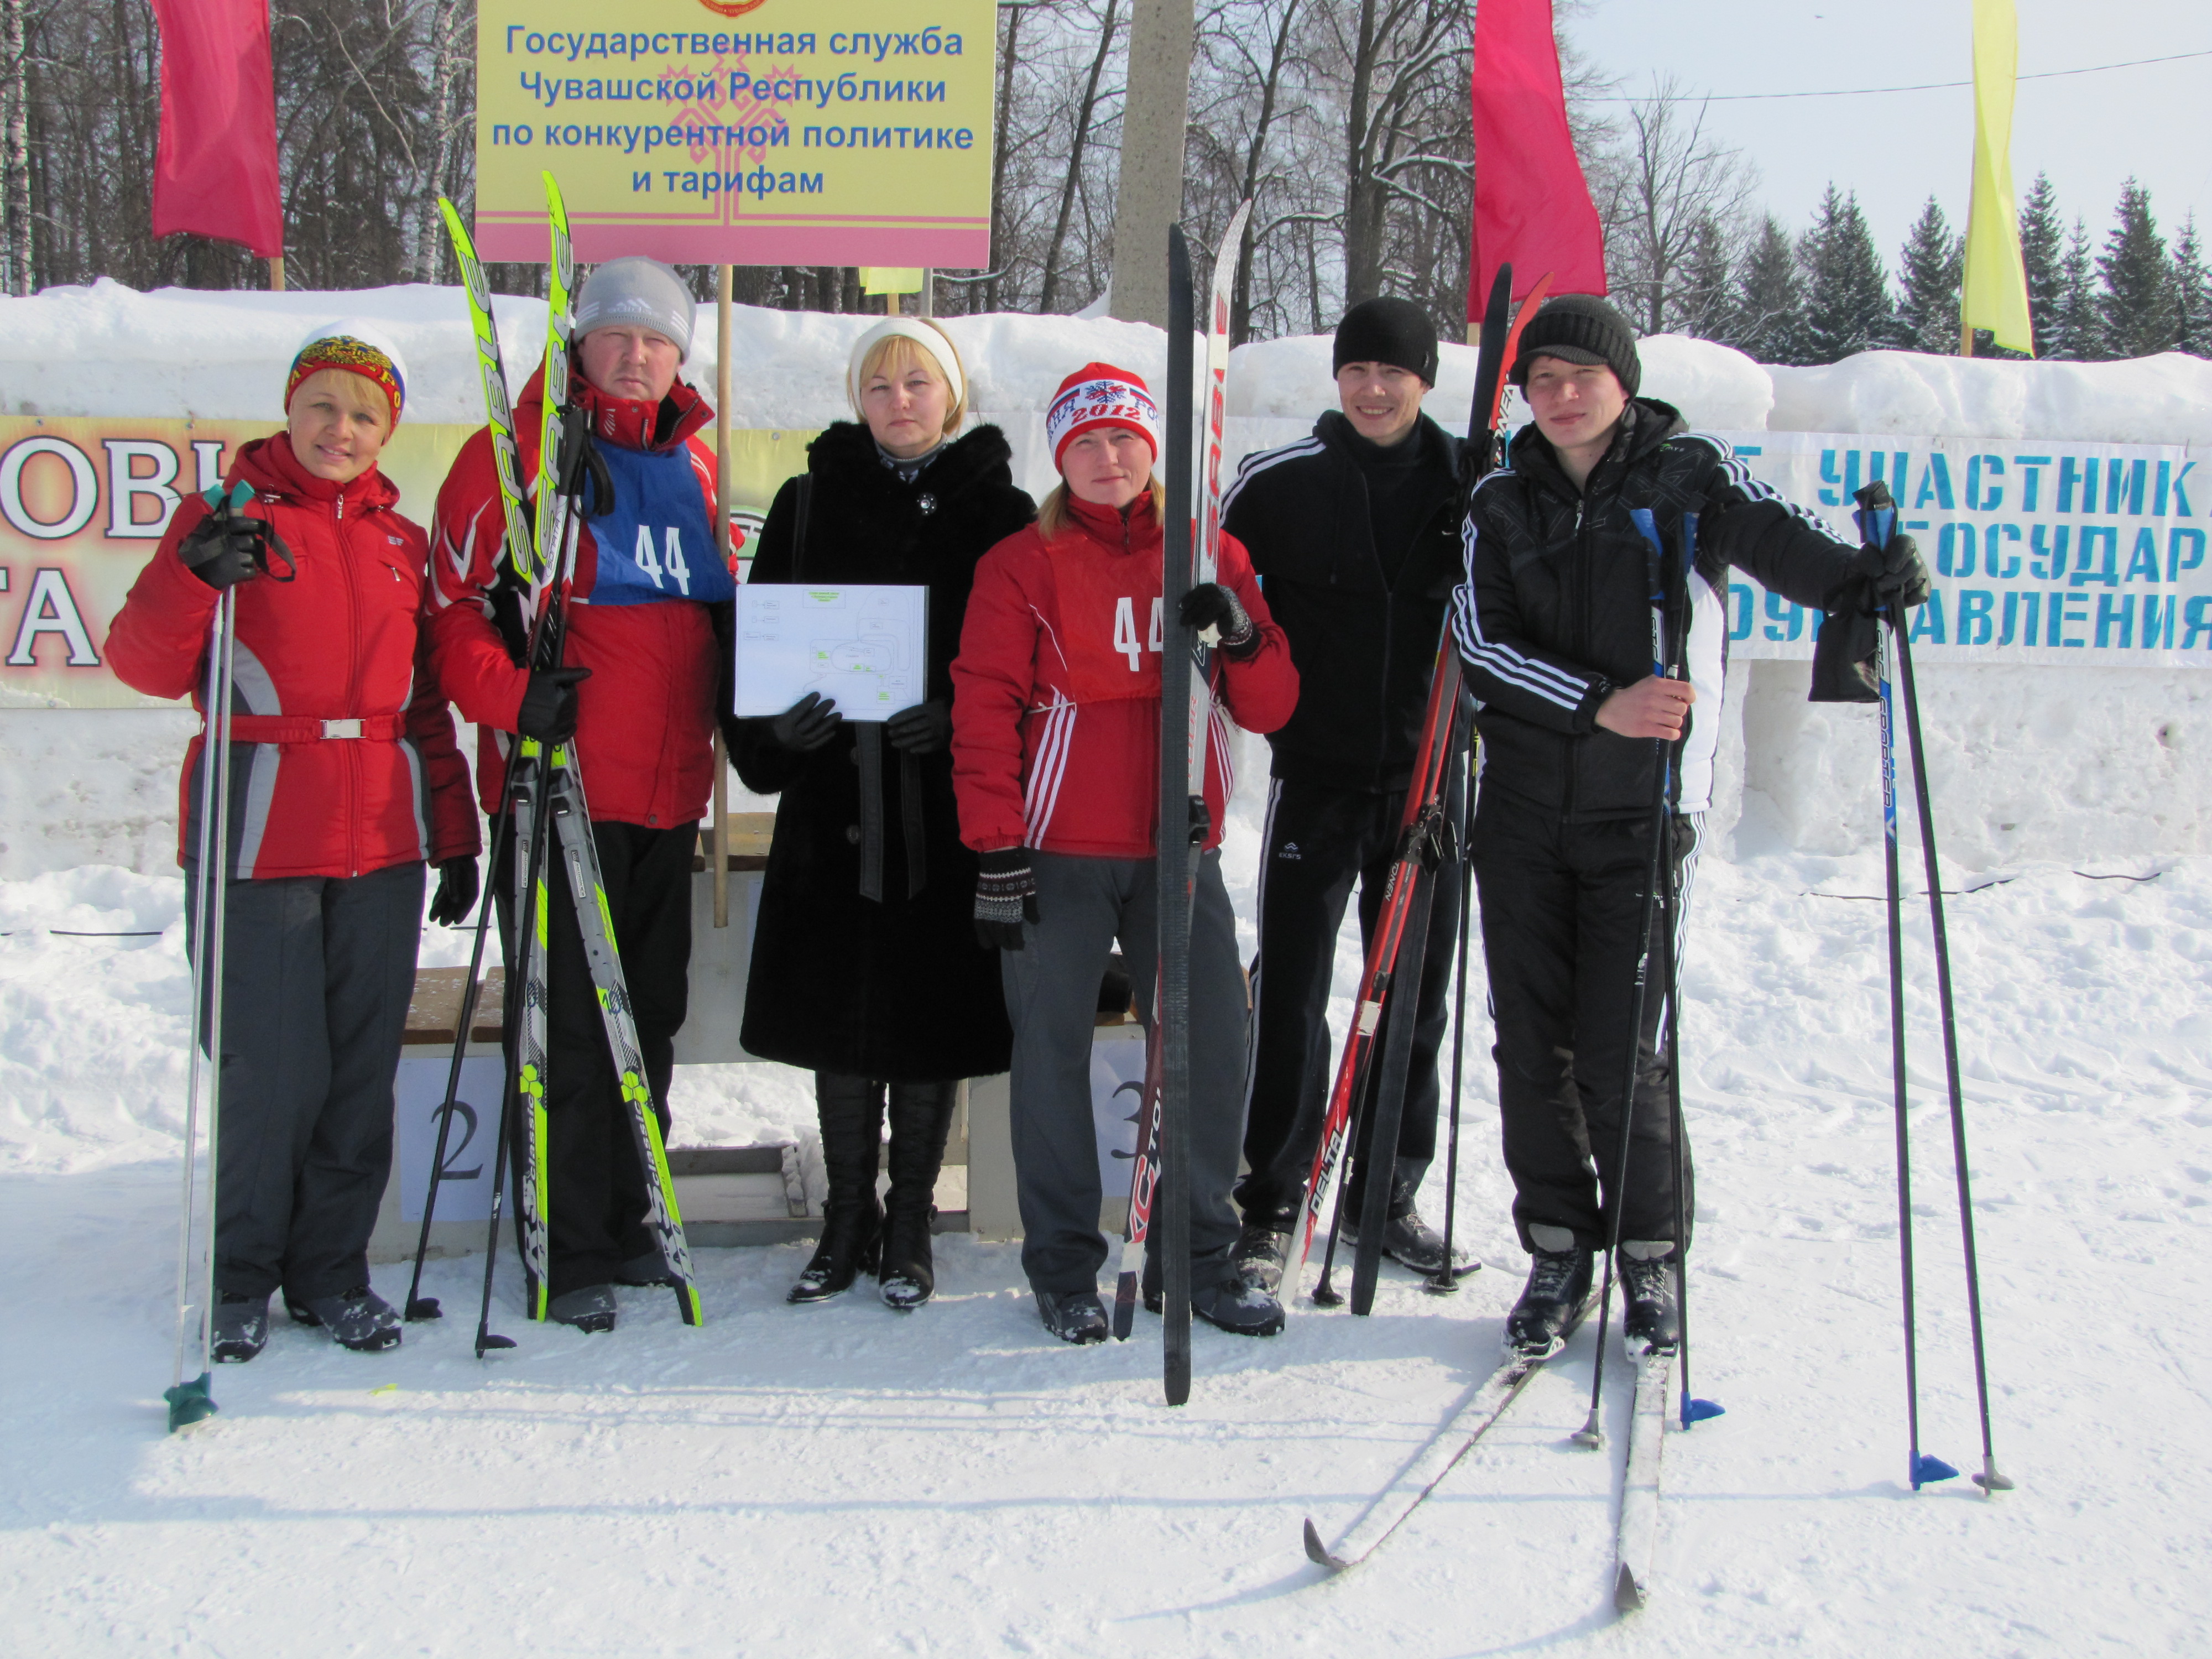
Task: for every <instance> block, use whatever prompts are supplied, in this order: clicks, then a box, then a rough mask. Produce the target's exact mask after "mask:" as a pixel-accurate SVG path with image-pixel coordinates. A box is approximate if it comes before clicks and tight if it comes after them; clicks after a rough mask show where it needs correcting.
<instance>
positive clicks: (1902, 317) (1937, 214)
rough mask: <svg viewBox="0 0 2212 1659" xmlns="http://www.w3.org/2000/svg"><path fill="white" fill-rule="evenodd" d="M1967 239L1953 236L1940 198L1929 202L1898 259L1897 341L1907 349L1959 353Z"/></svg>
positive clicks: (1915, 222)
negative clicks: (1961, 287) (1961, 283)
mask: <svg viewBox="0 0 2212 1659" xmlns="http://www.w3.org/2000/svg"><path fill="white" fill-rule="evenodd" d="M1965 271H1966V239H1965V238H1963V237H1960V236H1954V235H1953V234H1951V226H1950V222H1948V220H1946V219H1945V218H1944V217H1943V210H1942V208H1940V207H1938V206H1937V205H1936V198H1935V197H1933V196H1931V197H1929V198H1928V204H1927V206H1925V207H1923V208H1922V209H1921V210H1920V216H1919V217H1918V218H1917V219H1916V220H1914V221H1913V222H1912V228H1911V231H1910V232H1908V233H1907V234H1906V236H1905V249H1904V251H1903V252H1901V253H1900V254H1899V256H1898V260H1897V285H1898V289H1899V293H1898V301H1897V343H1898V344H1899V345H1901V346H1903V347H1905V349H1907V350H1908V351H1931V352H1935V353H1936V354H1938V355H1939V356H1954V355H1956V353H1957V351H1958V349H1959V302H1960V301H1959V288H1960V281H1961V279H1962V278H1963V276H1964V275H1965Z"/></svg>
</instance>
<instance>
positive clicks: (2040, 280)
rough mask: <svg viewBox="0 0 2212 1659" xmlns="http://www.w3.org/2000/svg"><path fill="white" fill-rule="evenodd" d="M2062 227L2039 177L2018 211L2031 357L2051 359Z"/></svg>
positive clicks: (2061, 281) (2061, 278) (2043, 176)
mask: <svg viewBox="0 0 2212 1659" xmlns="http://www.w3.org/2000/svg"><path fill="white" fill-rule="evenodd" d="M2065 246H2066V227H2065V226H2064V225H2063V224H2061V223H2060V222H2059V220H2058V192H2057V190H2055V189H2054V188H2052V186H2051V175H2050V174H2049V173H2037V174H2036V175H2035V183H2034V185H2033V186H2032V187H2031V188H2030V189H2029V191H2028V192H2027V202H2026V203H2025V204H2023V205H2022V207H2021V210H2020V255H2021V260H2022V262H2023V263H2024V264H2026V265H2027V314H2028V318H2029V320H2030V321H2032V322H2033V324H2034V325H2035V355H2036V356H2039V357H2048V356H2051V331H2052V330H2053V329H2054V328H2055V327H2057V320H2058V307H2059V303H2060V296H2061V295H2062V294H2063V290H2064V288H2065V282H2066V273H2065V269H2064V262H2065Z"/></svg>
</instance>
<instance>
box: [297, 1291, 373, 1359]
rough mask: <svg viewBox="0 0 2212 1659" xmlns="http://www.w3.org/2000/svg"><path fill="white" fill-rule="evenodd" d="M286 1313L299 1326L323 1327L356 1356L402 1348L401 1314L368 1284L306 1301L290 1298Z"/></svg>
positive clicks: (332, 1338)
mask: <svg viewBox="0 0 2212 1659" xmlns="http://www.w3.org/2000/svg"><path fill="white" fill-rule="evenodd" d="M284 1311H285V1312H287V1313H289V1314H290V1315H291V1316H292V1322H293V1323H295V1324H296V1325H319V1326H321V1327H322V1328H324V1329H325V1330H326V1331H328V1332H329V1333H330V1334H331V1340H332V1341H334V1342H336V1343H337V1345H338V1346H340V1347H341V1348H351V1349H352V1350H353V1351H354V1352H356V1353H381V1352H383V1351H384V1350H385V1349H386V1348H396V1347H398V1346H399V1315H398V1312H397V1311H395V1310H394V1309H393V1308H392V1304H390V1303H389V1302H386V1300H385V1299H384V1298H383V1297H380V1296H379V1295H378V1294H377V1293H376V1292H375V1291H372V1290H370V1289H369V1288H368V1285H355V1286H354V1287H353V1288H352V1289H351V1290H349V1291H340V1292H339V1293H338V1294H337V1295H336V1296H318V1297H310V1298H309V1299H308V1300H307V1301H305V1302H295V1301H294V1300H293V1299H292V1298H291V1297H289V1296H288V1297H285V1298H284Z"/></svg>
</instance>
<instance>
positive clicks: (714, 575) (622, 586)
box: [586, 444, 737, 605]
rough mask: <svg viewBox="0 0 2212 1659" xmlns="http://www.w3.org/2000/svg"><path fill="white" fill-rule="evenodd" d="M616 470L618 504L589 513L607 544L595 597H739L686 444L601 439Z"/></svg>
mask: <svg viewBox="0 0 2212 1659" xmlns="http://www.w3.org/2000/svg"><path fill="white" fill-rule="evenodd" d="M599 454H600V455H601V456H602V457H603V458H604V459H605V461H606V464H607V470H608V471H610V472H611V473H612V474H613V475H614V481H615V505H614V511H613V512H611V513H608V514H607V515H606V516H605V518H603V519H590V520H586V524H587V525H588V526H590V529H591V532H592V540H593V541H594V542H595V543H597V544H598V545H599V574H598V575H597V577H596V578H595V579H594V580H593V581H592V591H591V593H590V596H589V598H590V602H591V603H592V604H593V605H652V604H654V603H656V602H658V601H659V600H663V599H695V600H697V601H698V602H700V603H701V604H703V605H713V604H716V603H718V602H719V601H720V600H723V599H732V598H733V597H735V595H736V593H737V585H736V584H735V583H734V582H732V580H730V571H729V567H728V566H726V565H725V564H724V563H723V562H722V561H721V557H720V555H719V554H717V553H716V552H715V551H714V525H713V523H712V521H711V520H709V519H708V515H707V504H706V502H705V501H702V500H701V499H700V495H699V480H698V477H697V476H696V474H694V473H693V471H691V459H690V455H688V454H687V453H685V452H684V450H682V449H676V450H671V451H670V452H668V453H665V454H659V455H650V454H647V453H645V452H644V451H642V450H636V449H618V448H617V447H615V446H614V445H612V444H602V445H600V446H599Z"/></svg>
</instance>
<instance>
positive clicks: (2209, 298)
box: [2173, 213, 2212, 357]
mask: <svg viewBox="0 0 2212 1659" xmlns="http://www.w3.org/2000/svg"><path fill="white" fill-rule="evenodd" d="M2173 309H2174V331H2173V337H2174V345H2175V347H2176V349H2179V350H2182V351H2185V352H2187V353H2189V355H2190V356H2192V357H2212V271H2208V270H2206V269H2205V265H2204V250H2203V245H2202V244H2200V243H2199V242H2198V241H2197V216H2196V215H2195V214H2193V213H2192V214H2191V215H2190V216H2188V217H2187V218H2186V219H2184V220H2183V221H2182V222H2181V234H2179V236H2176V237H2175V238H2174V239H2173Z"/></svg>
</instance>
